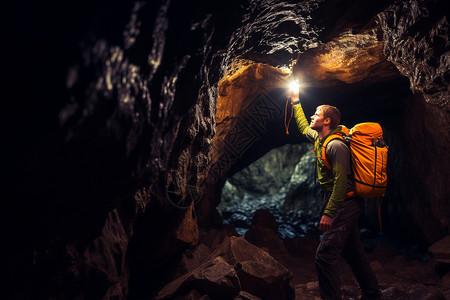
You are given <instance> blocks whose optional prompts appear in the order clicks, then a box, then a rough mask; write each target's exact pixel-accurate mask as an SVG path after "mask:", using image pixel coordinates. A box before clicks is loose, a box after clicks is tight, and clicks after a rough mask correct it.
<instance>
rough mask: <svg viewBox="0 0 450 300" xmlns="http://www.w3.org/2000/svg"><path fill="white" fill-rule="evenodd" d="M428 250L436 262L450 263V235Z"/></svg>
mask: <svg viewBox="0 0 450 300" xmlns="http://www.w3.org/2000/svg"><path fill="white" fill-rule="evenodd" d="M428 251H429V252H430V253H431V255H433V257H434V259H435V261H436V262H438V263H445V264H450V235H448V236H446V237H445V238H443V239H442V240H440V241H437V242H436V243H434V244H433V245H431V246H430V247H429V248H428Z"/></svg>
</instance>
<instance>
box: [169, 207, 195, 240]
mask: <svg viewBox="0 0 450 300" xmlns="http://www.w3.org/2000/svg"><path fill="white" fill-rule="evenodd" d="M175 236H176V238H177V239H179V240H180V241H183V242H185V243H189V244H193V245H195V244H197V242H198V239H199V234H198V223H197V216H196V214H195V210H194V202H192V203H191V205H190V206H189V208H188V209H187V210H186V213H185V215H184V218H183V220H182V221H181V223H180V225H179V226H178V229H177V230H176V231H175Z"/></svg>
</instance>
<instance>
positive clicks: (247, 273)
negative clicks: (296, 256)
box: [213, 237, 293, 299]
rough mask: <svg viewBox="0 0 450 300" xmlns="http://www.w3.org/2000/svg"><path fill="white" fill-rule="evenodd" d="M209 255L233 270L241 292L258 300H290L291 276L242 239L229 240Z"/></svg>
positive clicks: (291, 292) (271, 259)
mask: <svg viewBox="0 0 450 300" xmlns="http://www.w3.org/2000/svg"><path fill="white" fill-rule="evenodd" d="M213 255H220V256H222V257H224V258H225V259H226V260H227V261H228V262H229V263H230V264H232V265H233V266H235V267H236V271H237V273H238V276H239V280H240V282H241V287H242V290H244V291H247V292H249V293H251V294H253V295H255V296H258V297H260V298H262V299H271V298H274V297H275V298H277V299H290V298H291V297H292V296H293V290H292V288H291V287H290V285H289V282H290V280H291V279H292V273H291V272H289V271H288V269H286V268H285V267H284V266H283V265H281V264H280V263H279V262H277V261H276V260H275V259H274V258H273V257H272V256H270V255H269V254H268V253H267V252H265V251H263V250H261V249H259V248H258V247H256V246H253V245H252V244H250V243H249V242H247V241H246V240H245V239H244V238H243V237H231V238H230V240H229V241H227V242H225V243H224V244H223V245H222V246H221V247H220V248H219V249H217V250H216V251H215V252H214V254H213Z"/></svg>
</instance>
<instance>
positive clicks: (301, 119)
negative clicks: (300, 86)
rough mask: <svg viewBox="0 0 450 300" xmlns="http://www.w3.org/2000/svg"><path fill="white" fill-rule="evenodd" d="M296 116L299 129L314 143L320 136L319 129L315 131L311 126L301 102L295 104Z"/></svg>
mask: <svg viewBox="0 0 450 300" xmlns="http://www.w3.org/2000/svg"><path fill="white" fill-rule="evenodd" d="M294 117H295V121H296V122H297V126H298V130H300V133H301V134H303V135H304V136H306V137H307V138H308V139H309V140H310V141H311V142H312V143H314V141H315V140H316V139H317V138H318V133H317V131H314V130H312V129H311V127H309V123H308V119H306V116H305V113H304V112H303V108H302V105H301V104H300V103H298V104H295V105H294Z"/></svg>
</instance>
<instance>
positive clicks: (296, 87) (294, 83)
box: [289, 80, 300, 92]
mask: <svg viewBox="0 0 450 300" xmlns="http://www.w3.org/2000/svg"><path fill="white" fill-rule="evenodd" d="M299 88H300V84H299V83H298V80H293V81H291V82H290V83H289V89H290V90H291V91H292V92H298V90H299Z"/></svg>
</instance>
